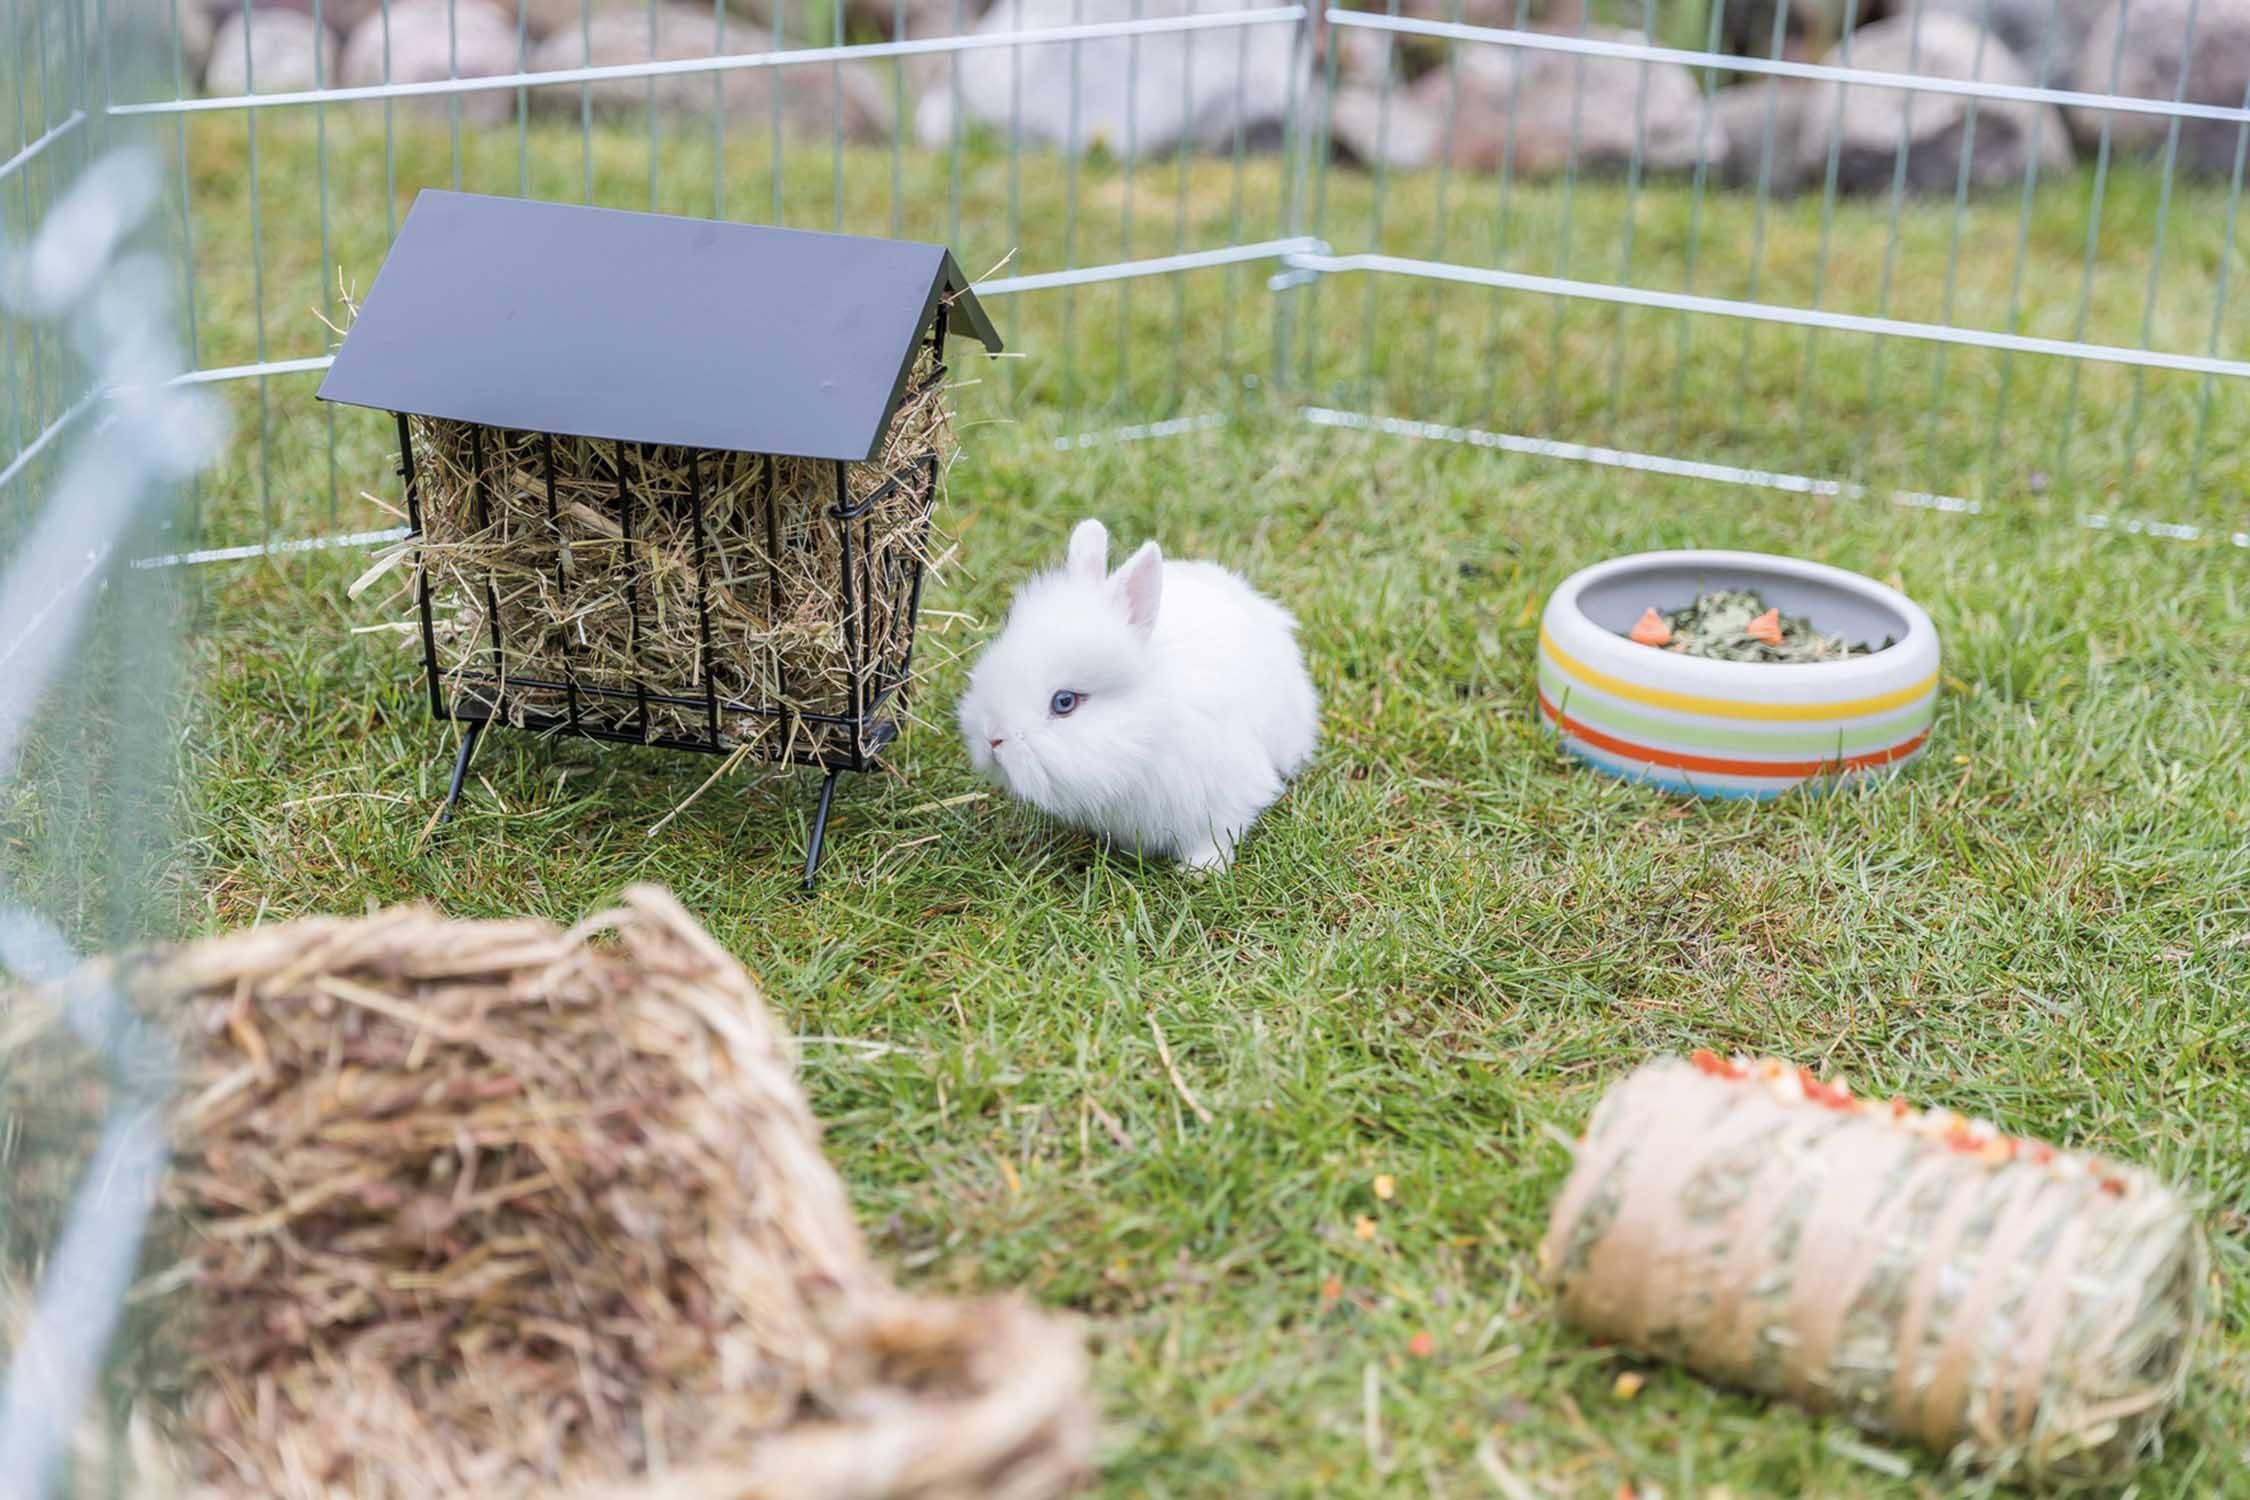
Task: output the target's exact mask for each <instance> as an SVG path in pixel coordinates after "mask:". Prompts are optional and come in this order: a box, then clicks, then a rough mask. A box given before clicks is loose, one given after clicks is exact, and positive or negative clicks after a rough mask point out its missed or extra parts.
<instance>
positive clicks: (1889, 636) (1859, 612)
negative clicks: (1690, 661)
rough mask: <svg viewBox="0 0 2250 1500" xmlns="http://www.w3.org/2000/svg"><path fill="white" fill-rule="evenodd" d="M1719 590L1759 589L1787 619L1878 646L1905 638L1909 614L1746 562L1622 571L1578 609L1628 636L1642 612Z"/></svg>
mask: <svg viewBox="0 0 2250 1500" xmlns="http://www.w3.org/2000/svg"><path fill="white" fill-rule="evenodd" d="M1714 589H1756V590H1757V591H1758V593H1759V594H1760V595H1761V596H1763V597H1764V599H1765V601H1766V603H1768V604H1770V605H1772V606H1774V607H1775V608H1776V609H1778V610H1780V611H1781V612H1782V613H1783V614H1785V615H1803V616H1805V617H1806V618H1808V619H1810V620H1811V621H1812V622H1813V628H1814V629H1816V630H1819V631H1822V632H1825V633H1826V634H1829V635H1840V636H1842V637H1844V639H1846V640H1848V641H1865V642H1866V643H1867V644H1868V645H1870V646H1874V647H1877V648H1880V647H1881V646H1882V644H1883V642H1884V641H1885V640H1891V641H1897V640H1899V639H1901V638H1902V637H1904V636H1905V634H1906V617H1905V616H1904V615H1902V614H1900V613H1899V612H1898V611H1897V610H1895V609H1892V608H1891V607H1890V606H1889V605H1887V604H1883V603H1880V602H1879V601H1877V600H1874V599H1871V598H1868V597H1867V596H1866V595H1864V594H1860V593H1856V592H1853V591H1851V590H1848V589H1844V588H1839V587H1838V586H1836V585H1835V584H1832V583H1828V582H1826V581H1824V580H1822V579H1818V578H1799V577H1796V576H1794V575H1792V574H1788V573H1783V572H1778V571H1775V572H1769V571H1767V570H1765V569H1763V568H1759V567H1755V566H1746V565H1742V564H1717V565H1712V564H1705V563H1697V562H1662V563H1650V564H1649V565H1648V566H1646V567H1636V568H1627V569H1623V570H1621V571H1619V572H1617V573H1614V574H1611V575H1610V576H1609V577H1607V578H1604V579H1600V580H1598V581H1597V582H1595V583H1593V584H1591V585H1589V586H1588V587H1586V588H1584V589H1582V590H1580V591H1579V595H1578V607H1579V609H1580V610H1581V611H1583V612H1584V614H1585V616H1586V618H1587V619H1589V620H1592V621H1593V622H1594V623H1595V624H1596V625H1599V626H1601V627H1602V629H1604V630H1609V631H1614V632H1616V633H1617V634H1619V635H1623V634H1624V633H1625V632H1626V631H1628V630H1631V629H1632V628H1633V622H1634V621H1636V620H1638V619H1640V617H1641V611H1642V610H1644V609H1648V608H1649V607H1651V606H1654V607H1655V608H1656V609H1657V610H1658V611H1660V612H1661V611H1666V610H1674V609H1682V608H1685V607H1686V606H1687V605H1689V604H1692V603H1694V602H1695V596H1696V594H1697V593H1698V592H1706V591H1710V590H1714Z"/></svg>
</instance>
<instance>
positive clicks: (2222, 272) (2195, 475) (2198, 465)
mask: <svg viewBox="0 0 2250 1500" xmlns="http://www.w3.org/2000/svg"><path fill="white" fill-rule="evenodd" d="M2242 101H2243V103H2244V104H2246V105H2250V84H2246V85H2245V86H2244V88H2243V95H2242ZM2246 157H2250V126H2244V127H2242V128H2241V129H2238V130H2237V131H2235V133H2234V171H2233V173H2232V174H2231V175H2230V176H2229V177H2228V179H2227V228H2226V234H2225V237H2224V238H2223V240H2222V241H2221V244H2220V249H2219V284H2218V286H2217V288H2216V289H2215V290H2214V292H2213V294H2212V298H2211V341H2210V346H2209V347H2210V351H2211V353H2213V354H2217V353H2218V352H2219V336H2220V332H2221V330H2223V329H2224V328H2225V326H2226V317H2227V294H2228V293H2229V292H2230V291H2232V290H2233V277H2232V272H2233V269H2234V243H2235V240H2234V232H2235V226H2236V224H2237V223H2238V222H2239V220H2240V216H2241V208H2242V168H2243V163H2244V160H2245V158H2246ZM2217 384H2218V381H2217V380H2216V379H2215V378H2214V377H2212V376H2209V375H2206V376H2204V377H2203V380H2202V383H2201V388H2200V389H2199V390H2198V391H2197V392H2196V413H2195V445H2194V451H2193V454H2192V456H2191V457H2190V458H2189V460H2188V481H2187V492H2188V493H2189V494H2191V495H2192V494H2195V493H2197V492H2198V490H2199V489H2200V488H2201V486H2202V483H2203V458H2204V453H2205V451H2206V444H2207V443H2208V441H2209V439H2210V436H2211V394H2212V390H2213V388H2214V387H2215V386H2216V385H2217Z"/></svg>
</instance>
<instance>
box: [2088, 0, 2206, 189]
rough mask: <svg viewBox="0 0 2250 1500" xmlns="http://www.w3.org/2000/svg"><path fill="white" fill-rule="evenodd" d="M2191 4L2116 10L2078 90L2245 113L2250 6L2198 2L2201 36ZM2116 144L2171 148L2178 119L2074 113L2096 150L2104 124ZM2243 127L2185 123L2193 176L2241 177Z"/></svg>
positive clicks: (2095, 41)
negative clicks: (2191, 22) (2191, 23)
mask: <svg viewBox="0 0 2250 1500" xmlns="http://www.w3.org/2000/svg"><path fill="white" fill-rule="evenodd" d="M2189 4H2190V0H2131V3H2130V4H2123V3H2120V4H2113V5H2111V6H2109V7H2108V8H2107V10H2105V11H2104V13H2103V15H2102V16H2101V18H2100V19H2099V20H2098V21H2096V22H2095V24H2094V30H2093V35H2092V37H2091V39H2090V40H2089V41H2088V42H2087V44H2086V50H2085V51H2084V53H2083V54H2082V55H2081V56H2080V57H2079V60H2078V70H2077V72H2076V74H2075V75H2074V76H2073V79H2072V85H2071V86H2072V87H2073V88H2076V89H2079V90H2082V91H2084V92H2086V93H2089V94H2123V95H2129V96H2131V97H2133V98H2138V99H2165V100H2169V99H2172V98H2175V97H2182V91H2181V80H2180V72H2181V68H2182V66H2183V65H2184V66H2185V67H2186V70H2187V82H2186V90H2185V94H2184V100H2185V102H2187V103H2190V104H2216V105H2222V106H2224V107H2226V108H2228V109H2240V108H2242V107H2243V105H2244V102H2245V100H2246V99H2250V0H2196V3H2195V33H2194V36H2193V37H2192V38H2190V36H2189V34H2188V8H2189ZM2105 116H2106V117H2107V119H2108V121H2109V129H2110V142H2111V145H2112V146H2113V147H2114V148H2116V149H2120V150H2125V151H2142V152H2156V151H2161V150H2163V149H2164V143H2165V140H2166V138H2167V136H2168V135H2169V133H2170V129H2171V120H2172V118H2173V117H2168V116H2164V115H2145V114H2126V113H2122V112H2120V111H2117V110H2073V111H2071V124H2072V127H2073V128H2074V129H2075V130H2076V131H2077V132H2078V135H2079V139H2080V140H2082V141H2084V142H2086V143H2087V144H2088V145H2089V146H2091V145H2092V144H2093V143H2094V141H2095V140H2096V139H2097V138H2098V137H2099V135H2100V132H2101V128H2102V121H2103V119H2104V117H2105ZM2241 132H2242V127H2241V126H2239V125H2231V124H2228V123H2227V122H2225V121H2223V120H2188V119H2183V120H2181V121H2180V144H2179V164H2180V166H2181V167H2182V168H2183V169H2185V170H2187V171H2191V172H2202V173H2208V174H2212V175H2227V174H2231V173H2232V172H2233V170H2234V155H2235V146H2236V140H2237V138H2238V137H2239V136H2240V134H2241Z"/></svg>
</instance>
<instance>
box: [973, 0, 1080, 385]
mask: <svg viewBox="0 0 2250 1500" xmlns="http://www.w3.org/2000/svg"><path fill="white" fill-rule="evenodd" d="M1085 13H1086V7H1085V5H1084V3H1083V0H1071V4H1070V17H1071V20H1073V21H1077V20H1078V19H1079V18H1080V17H1081V16H1083V15H1085ZM1084 51H1085V49H1084V48H1083V47H1079V46H1075V45H1074V46H1072V47H1071V49H1070V131H1069V134H1068V135H1067V137H1066V138H1065V140H1064V142H1063V150H1064V152H1065V153H1066V155H1067V157H1068V161H1067V164H1066V165H1065V167H1064V169H1063V170H1064V173H1065V177H1066V181H1065V185H1064V188H1063V267H1064V269H1066V270H1072V269H1076V267H1077V265H1078V156H1079V152H1078V102H1079V98H1080V89H1079V81H1080V74H1079V66H1080V62H1081V57H1080V54H1081V53H1083V52H1084ZM953 102H954V110H953V167H954V172H955V174H956V176H958V174H959V172H960V167H961V110H960V102H961V100H960V63H959V62H958V61H956V62H955V64H954V101H953ZM1071 285H1072V283H1066V284H1065V286H1064V289H1063V297H1062V346H1063V347H1062V372H1063V377H1062V378H1063V388H1062V404H1063V409H1064V410H1066V411H1071V410H1075V409H1076V408H1077V406H1078V299H1077V298H1076V297H1073V296H1072V295H1071V294H1070V286H1071Z"/></svg>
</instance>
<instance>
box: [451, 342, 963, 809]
mask: <svg viewBox="0 0 2250 1500" xmlns="http://www.w3.org/2000/svg"><path fill="white" fill-rule="evenodd" d="M945 395H946V391H945V384H944V367H943V366H942V365H941V364H939V363H938V361H937V357H936V355H935V353H934V352H933V351H932V350H931V349H930V348H929V347H928V346H927V345H925V346H924V347H923V350H922V352H921V354H920V355H919V356H918V359H917V363H916V366H915V370H914V373H913V376H912V378H911V379H910V380H909V382H908V386H907V392H906V395H905V396H904V397H902V398H901V400H900V404H899V409H898V412H897V414H896V415H895V416H894V417H893V419H892V421H891V425H890V428H889V431H888V433H887V434H886V436H885V439H884V443H883V447H882V450H881V451H880V452H879V453H878V454H877V455H876V457H875V458H874V459H873V460H872V461H870V462H867V463H857V464H847V465H845V466H844V469H845V487H846V491H847V493H848V494H849V495H850V497H851V502H852V504H853V505H855V506H857V505H859V504H861V503H863V502H865V501H867V500H868V498H869V497H870V496H872V495H874V494H876V492H877V491H879V490H882V489H883V487H884V486H885V485H887V484H890V483H891V481H893V480H894V479H895V480H896V481H897V484H896V487H895V488H893V489H892V490H891V491H890V492H889V493H887V494H886V495H885V496H884V498H882V499H881V500H879V501H877V502H876V503H875V504H874V505H873V506H872V507H871V508H870V509H869V510H868V511H867V513H866V514H865V515H864V516H863V517H862V518H861V519H859V520H857V521H855V522H853V523H851V528H850V529H851V533H852V536H851V550H852V564H853V568H852V582H851V585H850V599H849V601H848V602H849V606H850V607H849V608H848V609H847V599H846V588H845V581H844V555H843V553H844V541H843V536H842V533H841V531H840V529H839V525H838V523H837V522H836V521H835V520H834V518H833V517H832V515H831V513H832V512H833V511H834V510H835V509H836V507H837V496H836V482H835V466H834V465H833V464H830V463H827V462H822V461H816V460H812V459H799V458H783V457H769V456H765V455H759V454H748V453H720V452H707V451H697V450H690V449H687V448H680V447H670V446H662V445H642V444H622V445H621V444H617V443H612V442H606V441H596V440H594V439H589V438H576V437H560V436H558V437H552V438H546V437H543V436H542V435H540V434H537V433H524V432H504V431H501V430H499V429H493V428H478V427H475V426H473V425H471V424H469V423H464V422H454V421H440V420H435V419H431V418H425V417H416V418H413V419H412V421H411V423H410V429H411V432H412V439H413V444H414V460H415V487H416V491H417V498H418V501H419V504H420V507H421V520H422V532H423V535H422V538H421V540H420V541H419V543H418V544H416V545H414V546H413V547H412V549H411V555H412V557H413V558H414V559H415V561H416V562H417V563H418V564H419V565H420V566H422V567H423V568H426V569H427V571H428V575H429V580H430V584H431V591H432V601H431V604H432V615H433V620H432V629H433V633H434V635H435V638H436V644H437V652H438V662H439V667H440V670H441V672H442V673H443V677H444V687H443V692H444V695H445V697H446V699H447V701H448V702H449V703H450V704H451V705H452V707H453V710H454V712H455V713H457V714H462V715H465V716H467V717H471V718H483V717H486V716H488V715H494V714H496V715H497V717H498V718H500V719H501V720H503V721H505V722H507V723H510V724H514V725H516V726H518V727H522V726H523V725H524V724H525V723H526V721H527V719H530V720H533V721H536V719H537V718H539V717H542V716H547V717H561V716H566V715H567V714H568V713H569V710H570V706H571V695H570V693H569V691H568V686H569V685H570V684H576V685H577V687H578V688H579V694H578V698H579V705H578V706H579V713H580V716H581V720H582V722H585V723H589V724H593V725H596V726H598V727H600V728H602V729H604V730H606V731H608V732H611V733H625V734H635V735H637V736H639V737H643V738H647V739H650V740H661V739H680V740H691V741H696V742H699V743H700V742H708V741H710V740H711V739H712V738H713V736H712V726H711V723H710V716H709V711H708V707H707V700H706V694H705V680H706V671H705V663H704V659H703V647H702V639H703V621H704V618H705V612H706V611H708V617H709V622H710V641H711V645H710V659H709V667H708V670H709V680H710V683H711V685H712V686H713V687H714V688H715V689H716V695H717V698H718V702H719V712H718V728H717V736H716V738H717V745H718V747H719V748H724V749H729V750H733V749H747V750H748V752H749V753H750V754H751V755H753V756H757V757H761V758H770V759H775V760H784V759H796V760H798V761H800V762H815V761H817V762H820V763H825V764H834V763H839V762H843V761H849V760H851V759H852V758H853V755H854V751H855V748H856V750H857V751H859V752H860V753H863V754H872V753H874V752H875V751H876V750H878V749H880V748H881V746H880V744H879V743H878V742H877V740H876V739H875V737H873V736H869V737H868V738H867V739H866V741H865V742H864V743H862V744H860V745H858V746H856V747H855V746H854V744H853V742H852V735H851V732H850V730H849V729H847V728H846V727H844V726H843V725H840V724H825V723H821V722H819V721H818V720H816V719H806V718H802V717H798V716H799V715H821V714H826V715H832V716H847V715H851V714H852V713H853V712H854V710H855V706H856V707H858V708H861V709H872V708H873V707H874V705H875V700H876V698H877V696H878V694H880V693H882V692H883V691H884V690H885V689H889V688H893V687H900V688H903V685H904V679H905V675H906V672H907V667H908V663H907V652H908V645H909V642H910V641H911V639H912V633H913V628H914V622H913V616H912V604H913V581H914V578H915V577H916V575H917V572H918V570H920V569H921V568H923V567H925V566H927V565H929V564H931V563H932V562H933V561H934V560H935V559H937V558H938V557H939V556H941V555H942V553H943V551H944V543H943V541H942V539H941V538H940V537H938V536H937V535H936V534H935V533H934V532H933V530H932V517H931V512H932V510H933V508H934V503H935V499H936V496H935V493H934V491H935V488H936V483H935V480H936V476H937V475H938V474H940V473H942V470H943V467H944V463H945V461H946V458H947V456H948V455H949V454H950V453H951V452H952V450H953V436H952V429H951V424H950V421H949V419H948V416H947V409H946V401H945ZM550 447H551V451H552V454H553V461H554V480H555V486H554V497H553V510H552V514H551V515H550V510H549V501H548V494H547V484H546V469H545V455H546V453H547V452H548V451H549V449H550ZM621 455H622V463H623V466H624V470H625V472H624V488H625V495H626V499H625V500H624V501H623V502H622V503H621V501H620V498H619V485H618V481H619V475H618V468H619V464H620V461H621ZM480 462H481V470H480V467H479V465H480ZM691 463H693V464H694V465H695V466H696V470H697V472H692V473H691ZM480 472H481V474H482V476H483V479H484V484H483V488H482V494H481V496H480V493H479V486H478V482H477V480H478V476H479V474H480ZM691 480H692V481H699V483H700V488H701V491H702V495H703V516H704V538H703V547H702V549H701V554H700V555H699V552H698V548H697V545H696V535H695V507H694V504H693V494H694V489H695V485H694V484H692V483H691ZM769 483H770V485H771V494H770V497H769V493H768V485H769ZM769 501H770V503H769ZM628 525H629V528H630V532H631V539H630V541H628V540H627V536H626V533H627V530H628ZM699 576H700V577H702V578H703V579H705V580H706V584H707V587H706V589H705V590H704V591H703V592H701V593H700V594H699V590H698V586H697V580H698V578H699ZM495 619H497V621H498V624H499V631H498V636H499V644H498V646H497V647H496V646H495V644H494V631H493V623H494V620H495ZM503 667H504V669H505V671H506V673H507V675H508V676H510V677H515V678H531V679H534V680H537V681H542V682H546V683H549V684H553V685H554V686H553V687H551V688H547V689H539V688H531V689H524V690H511V691H507V692H504V693H503V692H500V691H498V690H497V689H496V688H495V686H494V685H493V679H494V678H495V677H497V676H498V675H499V673H500V670H501V669H502V668H503ZM599 690H607V691H608V692H609V693H610V694H615V695H617V696H605V695H604V694H603V693H602V692H601V691H599ZM643 693H645V694H648V695H655V696H657V697H659V698H672V699H679V700H685V701H680V702H662V701H658V702H650V703H648V704H647V707H646V713H645V716H644V714H643V712H642V702H641V695H642V694H643ZM760 710H770V712H761V711H760ZM885 712H886V714H887V715H888V716H889V717H891V718H892V719H894V720H896V719H898V718H899V717H900V714H901V706H900V705H897V704H895V703H886V705H885Z"/></svg>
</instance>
